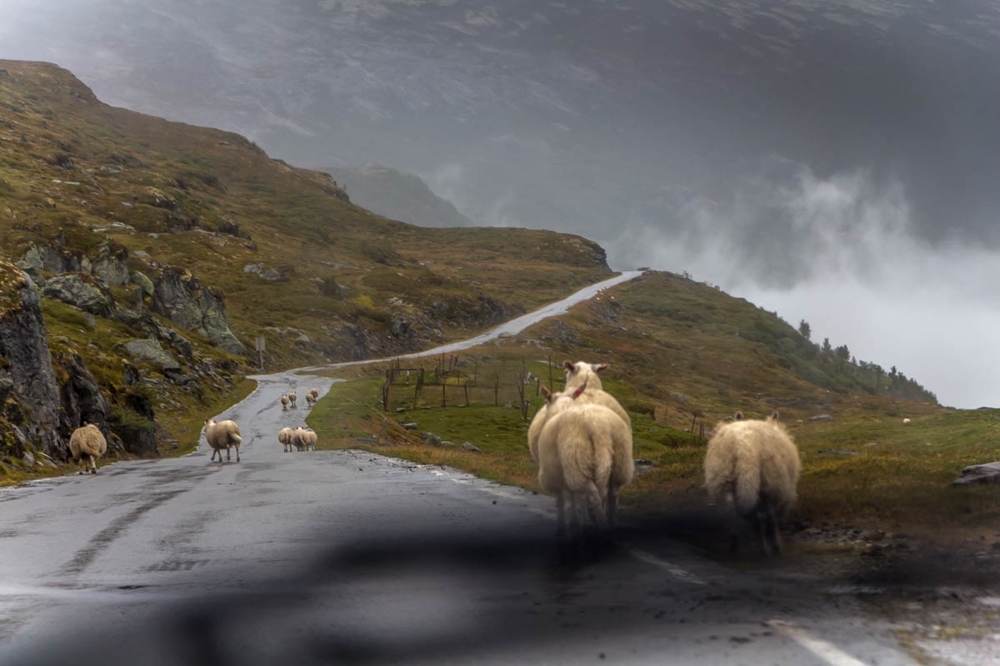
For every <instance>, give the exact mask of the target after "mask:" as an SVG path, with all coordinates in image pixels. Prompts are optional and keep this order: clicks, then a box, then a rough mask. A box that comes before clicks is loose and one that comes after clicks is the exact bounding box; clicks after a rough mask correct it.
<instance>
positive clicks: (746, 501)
mask: <svg viewBox="0 0 1000 666" xmlns="http://www.w3.org/2000/svg"><path fill="white" fill-rule="evenodd" d="M744 453H745V452H744ZM734 464H735V469H734V470H733V471H734V477H735V478H734V482H735V486H736V487H735V489H734V490H735V492H734V497H733V500H734V502H735V504H736V511H737V513H739V514H740V515H743V516H746V515H749V514H751V513H753V511H754V509H756V508H757V504H758V502H759V501H760V462H759V461H758V460H757V459H756V458H755V457H754V456H748V455H737V456H736V460H735V461H734Z"/></svg>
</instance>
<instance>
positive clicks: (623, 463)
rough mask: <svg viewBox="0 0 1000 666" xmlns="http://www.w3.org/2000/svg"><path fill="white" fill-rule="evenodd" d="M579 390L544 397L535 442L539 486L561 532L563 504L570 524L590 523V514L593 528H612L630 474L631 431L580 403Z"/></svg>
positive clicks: (599, 408)
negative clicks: (548, 499)
mask: <svg viewBox="0 0 1000 666" xmlns="http://www.w3.org/2000/svg"><path fill="white" fill-rule="evenodd" d="M584 388H585V387H578V388H577V389H576V390H575V391H573V392H570V393H566V392H564V393H556V394H551V395H550V396H548V401H547V404H546V415H545V417H546V418H545V420H544V423H543V425H542V426H541V428H540V432H539V433H538V437H537V440H535V442H534V443H535V447H534V454H535V455H536V456H537V459H538V466H539V471H538V482H539V485H540V486H541V487H542V491H543V492H545V493H546V494H548V495H551V496H553V497H555V498H556V506H557V509H558V512H559V530H560V532H563V531H564V530H565V525H566V522H565V512H564V504H565V500H566V499H568V500H569V501H570V504H571V510H572V512H573V521H574V523H580V522H584V523H586V522H589V521H588V520H587V516H586V514H587V513H589V514H590V521H593V523H594V524H595V525H596V526H597V527H598V528H601V529H603V528H604V527H606V526H607V525H608V524H609V523H610V524H611V525H612V526H613V525H614V519H615V512H616V507H617V497H618V492H619V490H620V489H621V487H622V486H624V485H625V484H626V483H628V482H629V481H631V480H632V476H633V474H634V462H633V460H632V432H631V430H630V429H629V428H628V427H627V426H626V425H625V422H624V421H622V420H621V419H620V418H619V417H618V416H617V415H616V414H615V413H614V412H613V411H611V410H610V409H608V408H607V407H603V406H601V405H595V404H587V403H580V402H579V401H578V398H579V396H580V395H581V394H582V393H583V392H584ZM536 416H537V415H536ZM531 444H532V441H529V446H530V445H531Z"/></svg>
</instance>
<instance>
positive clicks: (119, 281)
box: [91, 242, 131, 286]
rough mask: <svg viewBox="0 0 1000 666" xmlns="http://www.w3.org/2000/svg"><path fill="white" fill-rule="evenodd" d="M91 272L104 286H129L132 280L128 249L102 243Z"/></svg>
mask: <svg viewBox="0 0 1000 666" xmlns="http://www.w3.org/2000/svg"><path fill="white" fill-rule="evenodd" d="M91 272H92V273H93V275H94V276H96V277H98V278H100V279H101V281H102V282H104V284H109V285H113V286H121V285H125V284H128V283H129V282H130V280H131V276H130V275H129V271H128V249H127V248H125V247H124V246H122V245H118V244H117V243H115V244H112V243H109V242H105V243H101V244H100V245H99V246H98V248H97V259H95V260H94V262H93V267H92V268H91Z"/></svg>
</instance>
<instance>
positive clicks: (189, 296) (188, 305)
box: [151, 266, 245, 354]
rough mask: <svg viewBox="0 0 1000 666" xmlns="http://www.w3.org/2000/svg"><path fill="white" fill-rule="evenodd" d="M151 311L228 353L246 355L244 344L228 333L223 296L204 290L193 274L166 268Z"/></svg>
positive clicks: (211, 289)
mask: <svg viewBox="0 0 1000 666" xmlns="http://www.w3.org/2000/svg"><path fill="white" fill-rule="evenodd" d="M151 308H152V310H153V312H157V313H159V314H162V315H163V316H165V317H167V318H168V319H170V320H171V321H172V322H174V323H175V324H177V325H178V326H180V327H181V328H183V329H185V330H189V331H197V332H198V333H199V334H201V335H204V336H205V337H207V338H208V339H209V340H211V341H212V343H213V344H215V345H217V346H219V347H221V348H222V349H225V350H226V351H228V352H231V353H233V354H243V353H245V348H244V346H243V343H242V342H240V341H239V339H238V338H237V337H236V336H235V335H233V332H232V331H231V330H230V329H229V318H228V317H227V316H226V306H225V298H224V297H223V295H222V292H220V291H218V290H217V289H213V288H212V287H203V286H202V285H201V283H200V282H199V281H198V278H196V277H194V276H193V275H192V274H191V273H190V271H187V270H184V269H181V268H176V267H173V266H166V267H164V269H163V272H162V273H161V274H160V277H159V279H158V280H157V281H156V283H155V284H154V286H153V300H152V305H151Z"/></svg>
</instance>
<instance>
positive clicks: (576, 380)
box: [563, 361, 632, 431]
mask: <svg viewBox="0 0 1000 666" xmlns="http://www.w3.org/2000/svg"><path fill="white" fill-rule="evenodd" d="M563 367H564V368H565V369H566V389H565V390H567V391H569V390H572V389H575V388H576V387H578V386H584V385H586V386H587V391H586V393H585V394H584V395H583V396H581V397H580V398H579V399H578V400H582V401H583V402H586V403H594V404H597V405H603V406H605V407H607V408H608V409H610V410H612V411H614V413H615V414H617V415H618V416H620V417H621V419H622V421H624V422H625V425H627V426H628V428H629V430H630V431H631V430H632V419H630V418H629V415H628V412H626V411H625V409H624V408H623V407H622V406H621V403H619V402H618V401H617V400H615V397H614V396H613V395H611V394H610V393H608V392H607V391H605V390H604V387H603V385H602V384H601V378H600V377H598V376H597V373H599V372H602V371H603V370H606V369H607V368H608V364H607V363H585V362H584V361H577V362H576V363H573V362H572V361H565V362H564V363H563Z"/></svg>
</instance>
